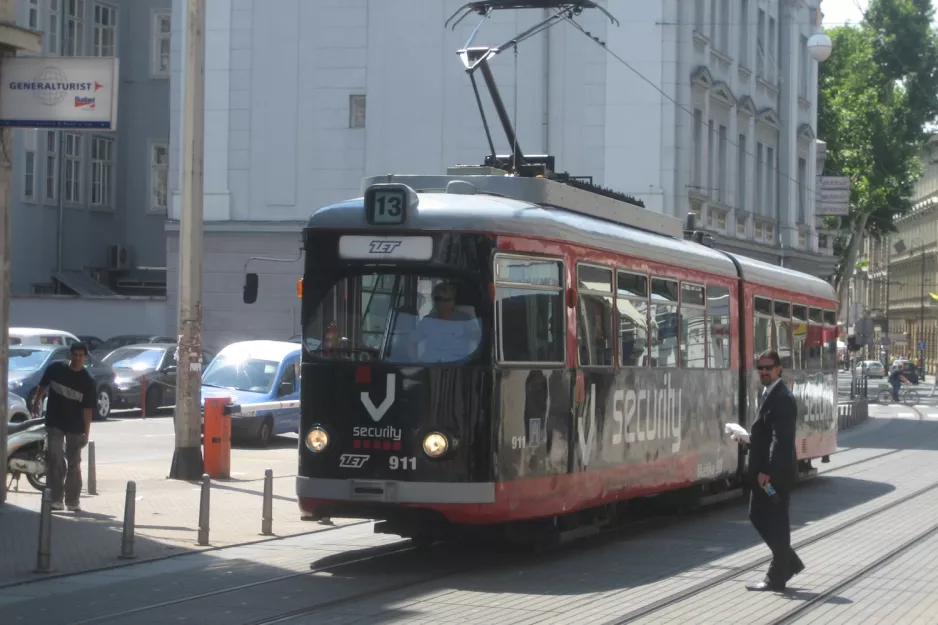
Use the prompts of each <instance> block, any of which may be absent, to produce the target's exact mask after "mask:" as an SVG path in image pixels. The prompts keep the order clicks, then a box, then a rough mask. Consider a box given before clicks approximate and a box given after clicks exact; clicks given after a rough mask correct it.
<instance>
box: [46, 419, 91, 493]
mask: <svg viewBox="0 0 938 625" xmlns="http://www.w3.org/2000/svg"><path fill="white" fill-rule="evenodd" d="M48 432H49V438H48V444H47V450H46V461H47V465H46V479H47V484H48V488H49V489H50V490H51V491H52V503H61V502H62V498H63V495H64V498H65V505H67V506H72V507H75V506H77V505H78V500H79V499H80V498H81V440H82V438H84V435H83V434H71V433H66V432H63V431H62V430H59V429H57V428H48Z"/></svg>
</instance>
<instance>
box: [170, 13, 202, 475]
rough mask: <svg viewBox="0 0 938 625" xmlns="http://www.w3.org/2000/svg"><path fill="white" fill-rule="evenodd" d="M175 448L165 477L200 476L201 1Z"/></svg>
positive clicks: (194, 54)
mask: <svg viewBox="0 0 938 625" xmlns="http://www.w3.org/2000/svg"><path fill="white" fill-rule="evenodd" d="M184 51H185V65H184V66H185V78H186V79H185V85H184V89H185V93H184V97H183V121H182V125H183V140H182V216H181V218H180V224H179V346H178V350H179V355H178V358H177V366H178V369H177V372H176V419H175V425H176V450H175V451H174V452H173V464H172V467H171V468H170V474H169V477H170V478H172V479H176V480H196V479H199V478H200V477H201V475H202V444H201V438H202V437H201V412H202V411H201V387H202V197H203V195H202V189H203V180H202V169H203V162H202V161H203V157H204V153H205V149H204V148H205V142H204V138H205V131H204V122H205V0H187V1H186V40H185V42H184Z"/></svg>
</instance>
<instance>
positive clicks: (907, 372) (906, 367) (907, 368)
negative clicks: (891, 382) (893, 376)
mask: <svg viewBox="0 0 938 625" xmlns="http://www.w3.org/2000/svg"><path fill="white" fill-rule="evenodd" d="M896 369H901V370H902V375H904V376H905V377H906V378H907V379H908V380H909V382H911V383H912V384H918V383H919V370H918V367H916V366H915V363H913V362H912V361H911V360H896V361H895V362H893V363H892V367H890V372H892V371H895V370H896Z"/></svg>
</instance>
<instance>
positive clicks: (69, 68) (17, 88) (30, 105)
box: [0, 57, 119, 130]
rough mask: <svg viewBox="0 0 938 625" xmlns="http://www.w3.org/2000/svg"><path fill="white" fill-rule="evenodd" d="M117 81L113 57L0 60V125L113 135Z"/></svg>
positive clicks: (117, 69) (115, 123)
mask: <svg viewBox="0 0 938 625" xmlns="http://www.w3.org/2000/svg"><path fill="white" fill-rule="evenodd" d="M118 82H119V62H118V60H117V59H116V58H90V57H81V58H78V57H10V58H5V59H3V62H2V65H0V126H8V127H17V128H95V129H100V130H116V129H117V88H118Z"/></svg>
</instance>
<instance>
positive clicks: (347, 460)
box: [339, 454, 369, 469]
mask: <svg viewBox="0 0 938 625" xmlns="http://www.w3.org/2000/svg"><path fill="white" fill-rule="evenodd" d="M368 458H369V456H366V455H364V454H342V455H341V456H340V457H339V466H340V467H343V468H345V469H360V468H362V467H363V466H365V463H366V462H368Z"/></svg>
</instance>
